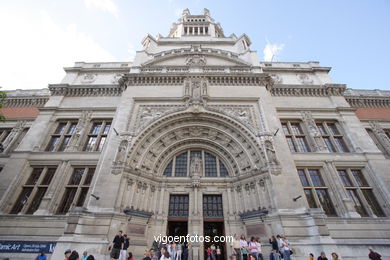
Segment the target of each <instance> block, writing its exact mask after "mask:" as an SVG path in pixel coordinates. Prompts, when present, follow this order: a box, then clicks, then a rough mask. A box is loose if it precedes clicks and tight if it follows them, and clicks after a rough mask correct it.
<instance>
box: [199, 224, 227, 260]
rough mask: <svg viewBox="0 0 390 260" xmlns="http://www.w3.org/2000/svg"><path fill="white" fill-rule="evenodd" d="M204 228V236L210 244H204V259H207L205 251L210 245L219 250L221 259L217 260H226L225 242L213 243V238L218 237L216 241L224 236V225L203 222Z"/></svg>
mask: <svg viewBox="0 0 390 260" xmlns="http://www.w3.org/2000/svg"><path fill="white" fill-rule="evenodd" d="M203 228H204V231H203V232H204V236H205V238H206V236H209V237H210V242H206V241H205V242H204V249H205V257H204V259H205V260H206V259H207V249H208V248H209V247H210V248H211V246H212V245H214V246H215V248H218V247H219V248H220V249H221V258H220V259H217V260H226V259H227V258H226V245H225V244H226V243H225V242H219V241H218V242H215V238H216V237H218V240H219V239H220V238H221V237H222V236H224V235H225V230H224V223H223V222H207V221H205V222H204V224H203Z"/></svg>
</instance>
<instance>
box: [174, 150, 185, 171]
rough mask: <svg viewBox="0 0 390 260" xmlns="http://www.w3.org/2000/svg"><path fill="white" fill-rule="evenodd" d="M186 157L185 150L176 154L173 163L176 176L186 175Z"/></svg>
mask: <svg viewBox="0 0 390 260" xmlns="http://www.w3.org/2000/svg"><path fill="white" fill-rule="evenodd" d="M187 157H188V153H187V152H185V153H182V154H180V155H178V156H176V164H175V176H176V177H185V176H187Z"/></svg>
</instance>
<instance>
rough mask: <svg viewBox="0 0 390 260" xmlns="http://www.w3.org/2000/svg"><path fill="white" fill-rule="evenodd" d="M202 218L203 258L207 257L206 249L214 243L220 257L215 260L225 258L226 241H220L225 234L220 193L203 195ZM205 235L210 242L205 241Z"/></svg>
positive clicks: (223, 259) (224, 259)
mask: <svg viewBox="0 0 390 260" xmlns="http://www.w3.org/2000/svg"><path fill="white" fill-rule="evenodd" d="M203 220H204V222H203V234H204V236H205V242H204V250H205V258H204V259H207V249H208V248H209V247H210V248H211V246H212V245H214V246H215V248H217V247H219V249H221V258H220V259H217V260H226V259H227V258H226V256H227V254H226V245H225V244H226V243H225V242H220V240H221V238H223V239H224V237H222V236H224V235H225V229H224V222H223V220H224V219H223V206H222V196H221V195H206V194H205V195H203ZM206 236H209V237H210V242H207V241H206Z"/></svg>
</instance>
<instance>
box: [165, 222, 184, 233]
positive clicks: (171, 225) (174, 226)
mask: <svg viewBox="0 0 390 260" xmlns="http://www.w3.org/2000/svg"><path fill="white" fill-rule="evenodd" d="M167 234H168V236H187V234H188V222H187V221H168V228H167Z"/></svg>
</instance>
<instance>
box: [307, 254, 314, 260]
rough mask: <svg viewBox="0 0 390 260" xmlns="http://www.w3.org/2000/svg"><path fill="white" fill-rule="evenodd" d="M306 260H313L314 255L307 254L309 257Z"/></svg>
mask: <svg viewBox="0 0 390 260" xmlns="http://www.w3.org/2000/svg"><path fill="white" fill-rule="evenodd" d="M307 260H315V259H314V255H313V254H312V253H310V254H309V257H308V258H307Z"/></svg>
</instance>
